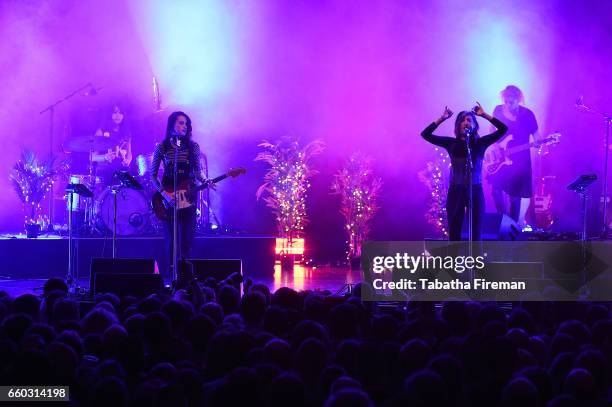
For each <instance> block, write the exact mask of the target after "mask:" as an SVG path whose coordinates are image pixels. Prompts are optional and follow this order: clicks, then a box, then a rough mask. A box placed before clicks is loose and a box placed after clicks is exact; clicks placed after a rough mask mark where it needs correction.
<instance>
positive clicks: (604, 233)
mask: <svg viewBox="0 0 612 407" xmlns="http://www.w3.org/2000/svg"><path fill="white" fill-rule="evenodd" d="M576 107H577V108H579V109H582V110H584V111H585V112H589V113H594V114H598V115H600V116H601V117H603V119H604V121H605V123H606V134H605V152H604V169H603V217H602V228H601V234H602V237H604V238H605V237H607V236H608V234H609V232H610V228H609V227H608V222H607V217H608V214H607V212H608V158H609V155H610V122H612V115H609V114H606V113H604V112H600V111H599V110H596V109H593V108H592V107H590V106H587V105H585V104H584V103H582V96H581V97H580V98H579V99H578V101H577V102H576Z"/></svg>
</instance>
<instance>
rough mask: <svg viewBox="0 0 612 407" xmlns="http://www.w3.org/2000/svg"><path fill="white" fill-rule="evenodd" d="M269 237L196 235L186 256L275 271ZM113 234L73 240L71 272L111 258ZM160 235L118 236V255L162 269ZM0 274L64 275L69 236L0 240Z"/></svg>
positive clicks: (250, 270)
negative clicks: (151, 261)
mask: <svg viewBox="0 0 612 407" xmlns="http://www.w3.org/2000/svg"><path fill="white" fill-rule="evenodd" d="M274 244H275V238H274V237H267V236H206V237H196V238H195V240H194V244H193V249H192V253H191V256H190V257H191V258H194V259H240V260H242V271H243V273H244V274H245V275H253V276H270V277H271V276H272V275H273V274H274ZM112 245H113V241H112V238H99V237H92V238H89V237H81V238H73V247H74V267H75V268H74V271H75V273H78V275H79V276H80V277H85V276H89V269H90V265H91V259H92V258H112V250H113V248H112ZM164 247H165V246H164V239H163V238H162V237H129V238H118V239H117V256H116V257H117V258H119V259H151V258H153V259H155V260H156V262H157V265H158V268H159V270H160V272H161V273H162V274H163V273H164V270H166V269H167V267H166V264H167V259H166V252H165V249H164ZM0 264H2V268H1V269H0V278H10V279H24V278H29V279H31V278H49V277H61V278H64V277H66V273H67V271H68V238H67V237H59V236H55V235H42V236H40V237H38V238H36V239H26V238H25V237H24V236H23V235H13V236H8V235H4V236H3V237H2V238H0Z"/></svg>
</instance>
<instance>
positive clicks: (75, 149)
mask: <svg viewBox="0 0 612 407" xmlns="http://www.w3.org/2000/svg"><path fill="white" fill-rule="evenodd" d="M118 144H119V140H115V139H114V138H112V137H103V136H95V135H92V136H85V137H74V138H70V139H68V140H66V142H65V143H64V150H65V151H67V152H71V153H89V152H92V151H106V150H108V149H109V148H111V149H112V148H115V146H117V145H118Z"/></svg>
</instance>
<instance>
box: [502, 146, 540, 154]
mask: <svg viewBox="0 0 612 407" xmlns="http://www.w3.org/2000/svg"><path fill="white" fill-rule="evenodd" d="M531 147H537V146H536V144H535V143H525V144H522V145H520V146H516V147H512V148H509V149H508V150H506V154H507V155H511V154H516V153H520V152H521V151H525V150H529V149H530V148H531Z"/></svg>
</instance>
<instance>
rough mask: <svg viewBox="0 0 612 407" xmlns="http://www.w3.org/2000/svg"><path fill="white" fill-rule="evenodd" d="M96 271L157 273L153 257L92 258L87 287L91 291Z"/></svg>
mask: <svg viewBox="0 0 612 407" xmlns="http://www.w3.org/2000/svg"><path fill="white" fill-rule="evenodd" d="M98 273H113V274H159V270H158V268H157V263H156V262H155V259H107V258H92V259H91V268H90V277H89V288H90V290H91V291H92V292H94V286H95V276H96V274H98ZM97 291H98V292H100V291H99V290H97Z"/></svg>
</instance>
